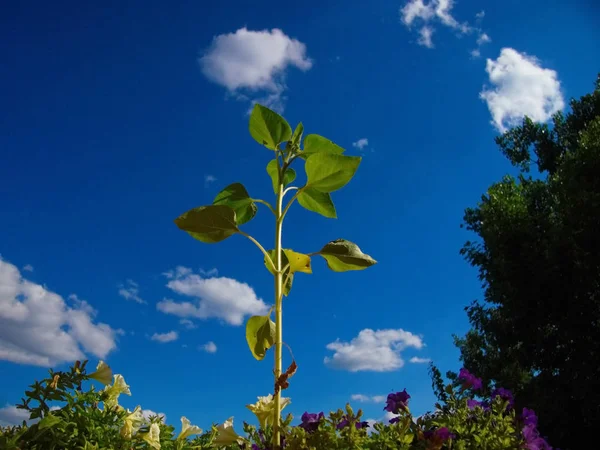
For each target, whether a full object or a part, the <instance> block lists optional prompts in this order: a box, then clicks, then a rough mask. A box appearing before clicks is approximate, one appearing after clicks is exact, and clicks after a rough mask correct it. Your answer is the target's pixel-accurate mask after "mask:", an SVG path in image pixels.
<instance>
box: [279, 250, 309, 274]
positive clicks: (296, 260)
mask: <svg viewBox="0 0 600 450" xmlns="http://www.w3.org/2000/svg"><path fill="white" fill-rule="evenodd" d="M283 253H284V254H285V256H286V257H287V259H288V262H289V264H290V271H291V272H292V273H295V272H302V273H312V268H311V266H310V256H308V255H305V254H303V253H298V252H295V251H293V250H289V249H284V250H283Z"/></svg>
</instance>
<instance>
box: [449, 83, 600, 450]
mask: <svg viewBox="0 0 600 450" xmlns="http://www.w3.org/2000/svg"><path fill="white" fill-rule="evenodd" d="M570 106H571V112H569V113H568V114H566V115H563V114H562V113H557V114H555V115H554V117H553V120H552V127H549V126H548V125H546V124H543V125H542V124H536V123H533V122H532V121H531V120H530V119H528V118H525V119H524V121H523V124H522V125H521V126H517V127H515V128H513V129H511V130H509V131H507V132H506V133H504V134H503V135H502V136H500V137H498V138H497V139H496V143H497V145H498V146H499V148H500V150H501V151H502V152H503V154H504V155H505V156H506V157H507V158H508V159H509V160H510V161H511V163H512V164H513V165H515V166H516V167H518V168H519V169H520V172H521V173H520V174H519V175H518V177H517V178H516V179H515V178H513V177H510V176H506V177H504V178H503V179H502V180H501V181H500V182H498V183H495V184H493V185H492V186H491V187H490V188H489V189H488V191H487V193H486V194H485V195H483V196H482V199H481V201H480V202H479V203H478V205H477V207H475V208H469V209H467V210H466V211H465V216H464V221H465V224H466V227H467V229H468V230H470V231H473V232H474V233H475V234H476V235H477V237H478V239H477V240H476V241H475V242H467V243H466V244H465V245H464V247H463V248H462V250H461V254H463V255H464V256H465V258H466V259H467V261H468V262H469V263H470V264H471V265H473V266H474V267H476V268H477V269H478V270H479V277H480V280H481V281H482V284H483V288H484V301H483V302H479V301H475V302H473V303H472V304H471V305H470V306H468V307H467V308H465V309H466V311H467V314H468V317H469V320H470V323H471V326H472V328H471V330H470V331H469V332H468V333H467V334H466V336H464V337H462V338H458V337H455V342H456V345H457V346H458V347H459V348H460V351H461V359H462V361H463V362H464V366H465V367H466V368H467V369H469V370H470V371H472V372H474V373H478V374H479V375H481V376H482V377H483V378H484V380H485V382H486V383H485V384H486V386H485V388H486V389H490V388H491V386H492V385H494V384H501V385H503V386H505V387H507V388H509V389H511V390H513V391H514V392H515V394H516V398H517V404H519V403H520V404H521V405H523V404H527V405H531V407H533V408H534V409H535V410H536V411H537V412H538V413H539V416H540V429H541V432H542V434H545V435H547V436H548V437H549V440H550V442H552V443H553V445H556V446H559V447H560V448H563V449H565V448H584V447H579V443H578V441H577V436H587V435H588V433H591V432H592V431H593V428H594V427H595V426H597V425H598V424H599V423H600V76H599V77H598V79H597V81H596V86H595V90H594V91H593V92H592V93H591V94H588V95H585V96H583V97H581V98H580V99H579V100H572V101H571V103H570ZM532 165H534V166H535V167H536V168H537V172H538V174H536V176H535V177H532V176H531V175H528V172H529V171H530V168H531V166H532ZM581 439H586V438H585V437H583V438H581Z"/></svg>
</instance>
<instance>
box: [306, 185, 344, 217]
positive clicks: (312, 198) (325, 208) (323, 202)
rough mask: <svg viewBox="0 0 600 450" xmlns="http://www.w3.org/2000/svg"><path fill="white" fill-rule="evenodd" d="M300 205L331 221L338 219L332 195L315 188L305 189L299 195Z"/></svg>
mask: <svg viewBox="0 0 600 450" xmlns="http://www.w3.org/2000/svg"><path fill="white" fill-rule="evenodd" d="M298 203H300V205H301V206H302V207H304V208H306V209H308V210H309V211H313V212H316V213H318V214H321V215H322V216H325V217H328V218H330V219H335V218H337V215H336V212H335V206H334V205H333V200H331V195H329V194H328V193H327V192H321V191H317V190H316V189H313V188H304V189H302V191H300V194H298Z"/></svg>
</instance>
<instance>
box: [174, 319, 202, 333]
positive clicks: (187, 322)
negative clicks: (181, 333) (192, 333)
mask: <svg viewBox="0 0 600 450" xmlns="http://www.w3.org/2000/svg"><path fill="white" fill-rule="evenodd" d="M179 323H180V324H181V325H183V326H184V327H185V328H187V329H188V330H193V329H194V328H198V325H196V324H195V323H194V322H192V321H191V320H190V319H181V320H180V321H179Z"/></svg>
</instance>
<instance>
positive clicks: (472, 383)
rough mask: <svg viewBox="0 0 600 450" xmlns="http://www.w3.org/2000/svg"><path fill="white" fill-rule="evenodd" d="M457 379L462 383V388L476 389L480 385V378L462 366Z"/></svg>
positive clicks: (479, 387)
mask: <svg viewBox="0 0 600 450" xmlns="http://www.w3.org/2000/svg"><path fill="white" fill-rule="evenodd" d="M458 381H460V382H461V383H462V386H463V389H471V390H473V391H478V390H479V389H481V387H482V385H483V384H482V382H481V378H477V377H476V376H475V375H473V374H472V373H471V372H469V371H468V370H467V369H465V368H464V367H463V368H462V369H460V372H459V373H458Z"/></svg>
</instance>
